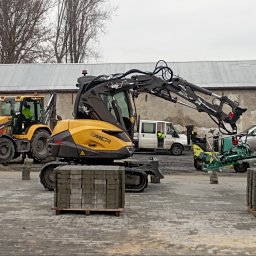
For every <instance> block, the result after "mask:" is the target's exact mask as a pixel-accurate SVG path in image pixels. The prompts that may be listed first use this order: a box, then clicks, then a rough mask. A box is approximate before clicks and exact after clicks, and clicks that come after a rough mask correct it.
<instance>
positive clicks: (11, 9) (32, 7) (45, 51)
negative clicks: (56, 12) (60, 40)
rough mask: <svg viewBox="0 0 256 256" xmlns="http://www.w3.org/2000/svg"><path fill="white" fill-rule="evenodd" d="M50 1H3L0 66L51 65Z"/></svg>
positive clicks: (0, 1) (0, 5)
mask: <svg viewBox="0 0 256 256" xmlns="http://www.w3.org/2000/svg"><path fill="white" fill-rule="evenodd" d="M50 3H51V2H50V1H49V0H0V62H1V63H26V62H37V61H40V62H42V61H45V62H46V61H48V59H49V58H50V57H51V54H52V53H51V52H50V50H49V46H48V45H47V42H48V40H49V39H50V33H49V32H50V31H49V27H48V25H47V22H46V20H45V19H46V14H47V12H48V10H49V8H50V7H51V4H50Z"/></svg>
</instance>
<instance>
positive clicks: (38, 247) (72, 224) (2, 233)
mask: <svg viewBox="0 0 256 256" xmlns="http://www.w3.org/2000/svg"><path fill="white" fill-rule="evenodd" d="M0 177H1V178H0V255H16V256H19V255H24V256H25V255H256V218H255V217H254V216H253V215H251V214H250V213H249V212H248V211H247V207H246V205H245V189H246V175H239V176H235V175H234V176H220V177H219V184H218V185H211V184H210V182H209V176H208V175H193V174H188V173H183V174H182V175H166V177H165V179H164V180H162V181H161V184H149V186H148V188H147V189H146V190H145V192H144V193H140V194H126V204H125V211H124V213H123V214H122V215H121V216H120V217H117V216H115V215H112V214H92V215H90V216H85V215H83V214H63V215H55V213H54V211H52V210H51V207H52V206H53V192H48V191H45V190H44V189H43V187H42V186H41V184H40V183H39V178H38V173H37V172H32V173H31V180H28V181H24V180H21V172H17V171H8V170H7V171H1V172H0Z"/></svg>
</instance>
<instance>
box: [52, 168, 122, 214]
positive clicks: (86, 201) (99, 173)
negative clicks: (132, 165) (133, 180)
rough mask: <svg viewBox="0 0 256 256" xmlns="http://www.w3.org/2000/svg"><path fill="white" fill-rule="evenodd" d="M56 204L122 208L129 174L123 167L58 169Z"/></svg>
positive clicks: (64, 207) (95, 207) (68, 207)
mask: <svg viewBox="0 0 256 256" xmlns="http://www.w3.org/2000/svg"><path fill="white" fill-rule="evenodd" d="M55 175H56V176H55V177H56V181H55V182H56V184H55V191H54V207H55V208H62V209H78V210H79V209H91V210H93V209H102V210H104V209H118V208H123V207H124V203H125V173H124V169H123V168H122V167H119V166H82V165H70V166H68V165H67V166H62V167H58V168H57V169H56V174H55Z"/></svg>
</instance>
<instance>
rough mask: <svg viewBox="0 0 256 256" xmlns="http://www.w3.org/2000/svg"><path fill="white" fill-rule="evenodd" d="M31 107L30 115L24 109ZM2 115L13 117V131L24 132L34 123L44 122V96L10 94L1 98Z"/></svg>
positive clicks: (0, 110)
mask: <svg viewBox="0 0 256 256" xmlns="http://www.w3.org/2000/svg"><path fill="white" fill-rule="evenodd" d="M25 109H29V112H30V113H31V114H30V115H29V116H26V115H24V113H26V112H24V110H25ZM0 115H1V116H9V117H10V119H12V133H13V134H24V132H26V130H27V129H28V128H29V127H30V126H31V125H33V124H39V123H43V116H44V98H43V97H41V96H31V97H27V96H26V97H24V96H13V97H11V96H9V97H4V98H1V106H0Z"/></svg>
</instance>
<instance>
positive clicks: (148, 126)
mask: <svg viewBox="0 0 256 256" xmlns="http://www.w3.org/2000/svg"><path fill="white" fill-rule="evenodd" d="M141 132H142V133H156V124H155V123H142V127H141Z"/></svg>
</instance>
